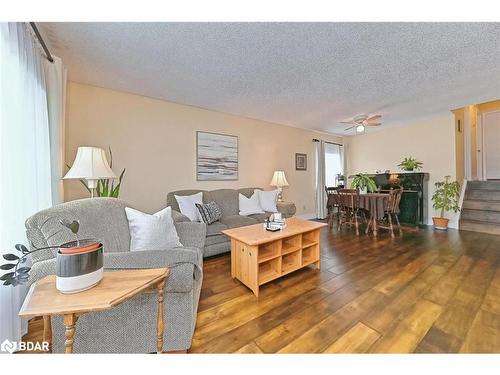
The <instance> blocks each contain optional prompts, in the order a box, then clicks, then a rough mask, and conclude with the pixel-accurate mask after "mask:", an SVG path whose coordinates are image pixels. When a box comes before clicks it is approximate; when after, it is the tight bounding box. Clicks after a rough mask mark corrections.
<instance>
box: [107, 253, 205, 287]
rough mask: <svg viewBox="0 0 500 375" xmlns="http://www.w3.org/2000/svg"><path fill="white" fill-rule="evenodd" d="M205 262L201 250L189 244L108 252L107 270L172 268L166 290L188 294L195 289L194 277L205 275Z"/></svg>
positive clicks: (200, 277) (199, 278) (199, 277)
mask: <svg viewBox="0 0 500 375" xmlns="http://www.w3.org/2000/svg"><path fill="white" fill-rule="evenodd" d="M202 264H203V254H202V252H201V250H199V249H196V248H189V247H176V248H173V249H169V250H145V251H126V252H119V253H104V268H105V269H106V270H122V269H142V268H163V267H168V268H170V270H171V273H170V276H169V277H168V280H167V286H166V288H165V291H166V292H174V293H185V292H189V291H190V290H192V289H193V287H194V280H201V279H202V277H203V271H202Z"/></svg>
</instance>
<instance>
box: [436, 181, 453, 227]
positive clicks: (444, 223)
mask: <svg viewBox="0 0 500 375" xmlns="http://www.w3.org/2000/svg"><path fill="white" fill-rule="evenodd" d="M450 178H451V177H450V176H445V177H444V181H439V182H436V183H435V184H434V185H435V186H436V191H435V192H434V194H433V195H432V207H434V208H435V209H436V210H440V214H439V216H438V217H433V218H432V222H433V223H434V228H435V229H440V230H446V229H448V222H449V219H447V218H445V217H444V213H445V211H446V212H449V211H453V212H458V211H459V210H460V207H459V206H458V200H459V197H460V184H459V183H458V182H457V181H450Z"/></svg>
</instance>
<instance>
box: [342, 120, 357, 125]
mask: <svg viewBox="0 0 500 375" xmlns="http://www.w3.org/2000/svg"><path fill="white" fill-rule="evenodd" d="M340 123H341V124H354V121H352V120H350V121H340Z"/></svg>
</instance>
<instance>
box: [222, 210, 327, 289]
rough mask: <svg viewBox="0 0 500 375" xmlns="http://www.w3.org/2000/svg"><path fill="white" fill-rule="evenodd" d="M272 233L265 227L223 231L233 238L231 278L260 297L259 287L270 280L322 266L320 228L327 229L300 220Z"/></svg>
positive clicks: (256, 226) (322, 224)
mask: <svg viewBox="0 0 500 375" xmlns="http://www.w3.org/2000/svg"><path fill="white" fill-rule="evenodd" d="M286 223H287V227H286V228H285V229H283V230H280V231H278V232H269V231H267V230H266V229H265V228H264V225H263V224H254V225H249V226H245V227H239V228H233V229H226V230H223V231H222V233H224V234H225V235H226V236H228V237H230V238H231V276H232V277H233V278H236V279H238V280H240V281H241V282H242V283H243V284H245V285H246V286H247V287H248V288H250V289H251V290H252V291H253V293H254V294H255V295H256V296H257V297H258V296H259V287H260V286H261V285H262V284H265V283H267V282H269V281H271V280H275V279H277V278H278V277H281V276H283V275H286V274H288V273H290V272H293V271H296V270H298V269H300V268H302V267H306V266H309V265H311V264H314V265H315V266H316V268H317V269H319V267H320V251H319V250H320V235H319V232H320V229H321V228H322V227H325V226H327V224H325V223H318V222H314V221H309V220H303V219H299V218H295V217H293V218H290V219H287V221H286Z"/></svg>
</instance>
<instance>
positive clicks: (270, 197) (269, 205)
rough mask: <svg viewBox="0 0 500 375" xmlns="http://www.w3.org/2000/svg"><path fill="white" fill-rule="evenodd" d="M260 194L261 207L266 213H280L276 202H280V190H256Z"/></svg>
mask: <svg viewBox="0 0 500 375" xmlns="http://www.w3.org/2000/svg"><path fill="white" fill-rule="evenodd" d="M255 192H258V193H259V202H260V207H262V209H263V210H264V211H266V212H278V208H277V207H276V202H278V190H271V191H263V190H255Z"/></svg>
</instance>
